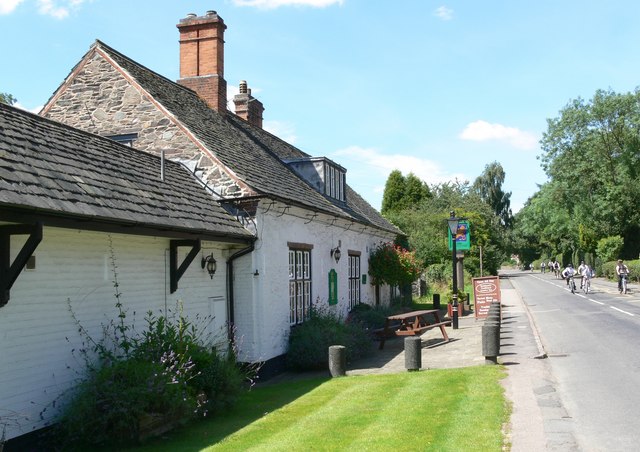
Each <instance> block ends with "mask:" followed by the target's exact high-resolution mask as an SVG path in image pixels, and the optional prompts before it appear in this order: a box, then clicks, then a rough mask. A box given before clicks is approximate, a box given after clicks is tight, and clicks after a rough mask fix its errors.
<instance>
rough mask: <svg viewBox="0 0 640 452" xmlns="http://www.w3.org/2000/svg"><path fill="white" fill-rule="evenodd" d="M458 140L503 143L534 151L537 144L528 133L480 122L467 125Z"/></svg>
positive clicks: (532, 135) (534, 138)
mask: <svg viewBox="0 0 640 452" xmlns="http://www.w3.org/2000/svg"><path fill="white" fill-rule="evenodd" d="M460 138H461V139H463V140H470V141H504V142H506V143H509V144H510V145H511V146H513V147H515V148H518V149H525V150H530V149H535V148H536V146H537V143H538V140H537V138H536V136H535V135H534V134H532V133H530V132H525V131H523V130H520V129H517V128H515V127H507V126H504V125H502V124H491V123H489V122H487V121H482V120H478V121H475V122H472V123H470V124H468V125H467V126H466V127H465V128H464V130H463V131H462V133H461V134H460Z"/></svg>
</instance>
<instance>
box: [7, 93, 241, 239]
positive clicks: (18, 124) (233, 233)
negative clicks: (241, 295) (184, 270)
mask: <svg viewBox="0 0 640 452" xmlns="http://www.w3.org/2000/svg"><path fill="white" fill-rule="evenodd" d="M160 171H161V159H160V158H159V157H157V156H154V155H151V154H148V153H146V152H142V151H136V150H135V149H131V148H129V147H127V146H124V145H121V144H119V143H116V142H114V141H112V140H109V139H107V138H102V137H99V136H97V135H92V134H90V133H86V132H82V131H80V130H77V129H74V128H72V127H69V126H66V125H63V124H60V123H57V122H54V121H51V120H48V119H45V118H42V117H40V116H37V115H33V114H31V113H28V112H25V111H22V110H19V109H17V108H14V107H10V106H8V105H4V104H0V207H1V208H10V209H17V210H29V211H34V210H35V211H38V212H41V213H43V214H55V215H58V216H60V215H63V216H68V217H75V218H84V219H91V220H95V221H108V222H111V223H113V222H115V223H120V224H125V225H136V226H138V227H142V228H145V227H146V228H153V229H165V230H166V229H169V230H172V231H178V232H181V231H182V232H185V233H190V234H192V233H202V234H205V235H206V236H209V237H220V238H221V239H223V238H224V237H229V238H231V237H233V238H234V239H242V240H245V239H246V240H251V238H252V235H251V234H250V233H249V232H248V231H247V230H246V229H244V228H242V226H241V225H240V223H239V222H237V221H236V219H235V218H233V217H232V216H231V215H229V214H228V213H227V212H226V211H225V210H224V209H223V208H222V206H220V205H219V204H218V203H217V202H216V201H215V200H214V199H213V197H212V196H211V195H210V194H209V193H208V192H207V191H206V189H205V188H204V187H202V185H201V184H200V183H199V182H198V181H197V179H196V178H195V177H193V175H192V174H191V173H190V172H189V170H188V169H187V168H186V167H184V166H183V165H181V164H179V163H176V162H172V161H169V160H166V161H165V166H164V175H165V178H164V181H161V180H160Z"/></svg>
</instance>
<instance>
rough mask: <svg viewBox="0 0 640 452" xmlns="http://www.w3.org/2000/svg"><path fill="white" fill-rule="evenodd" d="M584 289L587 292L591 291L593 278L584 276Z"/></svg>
mask: <svg viewBox="0 0 640 452" xmlns="http://www.w3.org/2000/svg"><path fill="white" fill-rule="evenodd" d="M582 290H583V291H584V293H585V294H588V293H589V291H590V290H591V278H586V277H584V276H583V280H582Z"/></svg>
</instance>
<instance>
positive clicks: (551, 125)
mask: <svg viewBox="0 0 640 452" xmlns="http://www.w3.org/2000/svg"><path fill="white" fill-rule="evenodd" d="M547 124H548V129H547V132H546V133H545V134H544V135H543V138H542V140H541V145H542V150H543V154H542V156H541V161H542V165H543V168H544V170H545V172H546V173H547V175H548V176H549V179H550V184H551V186H552V188H553V191H554V192H555V194H556V195H555V196H554V199H553V201H554V202H557V203H559V205H560V206H561V208H562V209H564V210H565V211H566V212H567V213H568V214H569V216H570V217H571V218H573V219H574V223H573V225H572V227H573V228H574V229H577V230H580V231H582V233H581V234H582V237H580V236H579V237H577V238H576V247H577V246H579V245H580V244H582V245H583V246H587V247H592V246H593V245H592V244H593V243H594V241H597V240H598V239H600V238H604V237H609V236H618V235H619V236H622V237H624V243H625V248H624V250H623V255H624V256H625V257H627V258H629V257H636V256H638V251H640V241H639V238H640V230H639V229H640V226H639V225H640V185H639V184H638V183H637V180H638V177H639V176H640V90H638V89H637V90H636V91H635V92H633V93H626V94H618V93H615V92H613V91H611V90H609V91H604V90H598V91H596V93H595V95H594V96H593V98H592V99H591V100H590V101H584V100H582V99H576V100H572V101H570V102H569V103H568V104H567V106H566V107H564V108H563V109H562V110H561V111H560V116H559V117H558V118H554V119H549V120H548V121H547Z"/></svg>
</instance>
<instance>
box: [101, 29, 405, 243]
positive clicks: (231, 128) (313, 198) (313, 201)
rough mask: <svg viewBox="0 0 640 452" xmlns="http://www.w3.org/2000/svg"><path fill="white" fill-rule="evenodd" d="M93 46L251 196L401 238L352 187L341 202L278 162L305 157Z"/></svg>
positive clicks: (108, 50)
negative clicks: (283, 202) (280, 201)
mask: <svg viewBox="0 0 640 452" xmlns="http://www.w3.org/2000/svg"><path fill="white" fill-rule="evenodd" d="M95 47H96V48H98V49H100V50H101V51H102V52H104V53H105V54H107V55H108V56H109V58H111V59H112V60H113V61H114V62H115V63H116V64H117V65H118V66H120V68H122V69H124V70H125V71H126V72H127V73H128V74H129V75H130V76H131V77H132V78H133V79H134V80H135V81H136V82H137V83H138V84H139V85H140V86H141V87H142V88H143V89H144V90H145V91H147V92H148V93H149V94H150V95H151V96H152V97H153V98H154V99H155V101H156V102H158V103H160V104H161V105H162V106H163V107H164V108H166V109H167V110H168V111H169V112H170V113H171V114H172V115H173V116H174V117H175V118H177V119H178V120H179V121H180V122H181V123H182V124H183V125H184V126H185V127H187V129H189V130H190V131H191V132H192V133H193V134H194V135H195V136H196V137H197V138H198V139H199V140H201V141H202V142H203V143H204V144H205V145H206V147H207V148H208V149H209V150H210V151H211V152H212V153H213V154H214V155H215V156H216V157H217V158H218V159H219V160H220V161H221V162H222V163H223V164H224V165H225V166H227V167H228V168H229V169H231V170H232V171H233V172H234V173H235V174H236V175H238V177H240V178H241V179H242V181H243V182H244V183H246V184H247V185H248V186H250V187H251V188H252V189H253V190H255V191H256V192H258V193H260V194H263V195H268V196H273V197H276V198H280V199H284V200H288V201H290V202H293V203H299V204H302V205H304V206H305V207H307V208H309V209H312V210H317V211H321V212H324V213H326V214H329V215H336V216H339V217H343V218H347V219H351V220H353V221H357V222H359V223H363V224H365V225H370V226H375V227H377V228H380V229H383V230H386V231H389V232H393V233H396V234H398V233H401V231H400V230H399V229H398V228H397V227H396V226H394V225H393V224H391V223H390V222H389V221H387V220H386V219H385V218H384V217H383V216H382V215H381V214H380V213H379V212H378V211H376V210H375V209H374V208H373V207H371V205H369V204H368V203H367V202H366V201H365V200H364V199H363V198H362V197H361V196H359V195H358V194H357V193H356V192H355V191H354V190H352V189H351V188H349V187H347V191H346V195H347V202H346V203H344V202H340V201H337V200H334V199H332V198H329V197H327V196H325V195H324V194H322V193H319V192H318V191H317V190H315V189H314V188H313V187H311V186H310V185H309V184H308V183H307V182H306V181H305V180H304V179H302V178H301V177H300V176H298V175H297V174H296V173H295V172H294V171H293V170H292V169H291V168H290V167H289V166H288V165H287V164H286V163H284V162H283V161H282V160H283V159H286V158H296V157H308V154H305V153H304V152H302V151H301V150H299V149H297V148H296V147H295V146H292V145H290V144H289V143H286V142H285V141H283V140H281V139H279V138H278V137H276V136H274V135H272V134H270V133H268V132H266V131H264V130H263V129H261V128H258V127H255V126H252V125H250V124H249V123H248V122H246V121H244V120H242V119H240V118H239V117H238V116H236V115H235V114H233V113H231V112H230V113H228V114H226V115H221V114H219V113H218V112H217V111H215V110H213V109H211V108H209V106H208V105H207V104H206V103H205V102H204V101H202V100H201V99H200V98H199V97H198V95H197V94H196V93H195V92H193V91H192V90H190V89H188V88H185V87H183V86H182V85H179V84H177V83H175V82H173V81H171V80H169V79H167V78H165V77H163V76H161V75H159V74H156V73H155V72H153V71H151V70H150V69H147V68H146V67H144V66H142V65H140V64H138V63H137V62H135V61H133V60H131V59H130V58H128V57H126V56H125V55H123V54H121V53H120V52H118V51H116V50H114V49H113V48H111V47H109V46H108V45H106V44H104V43H103V42H101V41H96V43H95ZM90 52H91V51H90Z"/></svg>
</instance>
